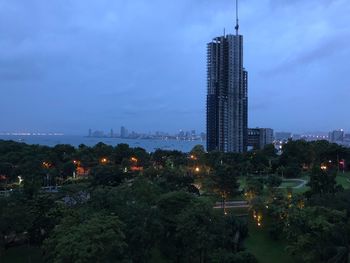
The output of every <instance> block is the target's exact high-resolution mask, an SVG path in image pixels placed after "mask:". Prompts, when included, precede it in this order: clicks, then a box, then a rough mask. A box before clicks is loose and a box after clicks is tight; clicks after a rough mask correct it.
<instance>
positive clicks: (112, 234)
mask: <svg viewBox="0 0 350 263" xmlns="http://www.w3.org/2000/svg"><path fill="white" fill-rule="evenodd" d="M340 160H341V161H342V162H341V163H342V166H340V165H339V163H340ZM348 163H350V151H349V149H346V148H343V147H341V146H338V145H336V144H330V143H328V142H325V141H320V142H312V143H307V142H304V141H296V142H294V141H290V142H288V143H287V144H285V145H284V148H283V153H282V154H281V155H278V154H277V152H276V150H275V149H274V147H273V146H272V145H269V146H267V147H266V148H265V149H263V150H254V151H251V152H248V153H244V154H232V153H220V152H211V153H206V152H205V151H204V149H203V147H202V146H196V147H195V148H194V149H193V150H192V151H191V152H190V153H181V152H178V151H164V150H156V151H155V152H153V153H148V152H146V151H145V150H144V149H142V148H130V147H129V146H128V145H126V144H120V145H118V146H116V147H112V146H109V145H105V144H103V143H99V144H97V145H95V146H94V147H87V146H85V145H80V146H79V147H78V148H74V147H72V146H70V145H57V146H55V147H46V146H39V145H26V144H23V143H16V142H11V141H0V187H1V190H2V191H3V192H2V193H3V197H2V198H0V256H1V253H2V252H3V250H4V249H7V248H9V247H11V246H17V245H20V244H23V243H25V244H29V245H35V246H40V247H41V248H42V251H43V258H44V260H45V261H46V262H155V261H157V262H200V263H201V262H220V263H221V262H222V263H226V262H227V263H240V262H242V263H243V262H248V263H249V262H251V263H253V262H254V263H255V262H257V261H256V258H255V257H254V256H253V255H252V254H250V253H249V251H246V249H245V248H244V240H245V239H246V238H247V237H248V235H249V233H248V228H247V220H245V219H244V218H243V219H242V218H238V217H236V216H235V215H234V213H233V212H232V213H231V212H228V213H227V211H226V210H225V213H223V210H222V209H213V207H214V206H215V203H216V202H218V201H222V200H230V199H231V198H233V197H235V198H238V199H241V200H242V199H243V198H244V199H245V200H248V201H249V206H250V214H251V215H254V218H257V220H258V223H259V225H260V221H259V220H260V219H261V218H262V217H264V218H266V219H268V220H269V221H270V224H267V225H266V227H268V229H269V233H270V234H271V238H273V239H284V240H286V241H287V242H288V251H289V252H290V253H291V254H292V255H294V256H295V257H296V258H297V259H298V260H300V261H304V262H348V255H349V239H348V237H349V231H348V230H349V224H348V222H349V218H350V206H349V202H348V201H349V198H350V191H348V190H344V189H343V188H342V187H340V186H339V185H338V184H337V183H336V176H337V174H338V173H339V172H341V171H343V170H344V171H346V170H348V168H349V167H348V166H347V164H348ZM305 176H307V177H308V178H309V179H308V181H309V183H308V187H309V191H307V192H306V193H304V194H299V195H298V194H295V193H293V190H292V189H287V191H286V189H285V188H281V184H282V183H283V180H285V178H300V177H302V178H304V177H305ZM243 182H244V183H243Z"/></svg>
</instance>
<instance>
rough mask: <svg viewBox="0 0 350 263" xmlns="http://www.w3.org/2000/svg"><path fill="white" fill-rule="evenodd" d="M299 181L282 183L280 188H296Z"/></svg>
mask: <svg viewBox="0 0 350 263" xmlns="http://www.w3.org/2000/svg"><path fill="white" fill-rule="evenodd" d="M300 183H301V182H300V181H283V182H282V184H281V185H280V187H283V188H287V187H296V186H298V185H300Z"/></svg>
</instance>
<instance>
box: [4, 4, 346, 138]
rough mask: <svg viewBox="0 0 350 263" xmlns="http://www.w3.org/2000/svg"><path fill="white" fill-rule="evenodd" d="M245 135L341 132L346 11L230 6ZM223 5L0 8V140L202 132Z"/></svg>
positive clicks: (225, 21) (226, 18) (340, 7)
mask: <svg viewBox="0 0 350 263" xmlns="http://www.w3.org/2000/svg"><path fill="white" fill-rule="evenodd" d="M240 6H241V7H240V10H241V11H240V24H241V27H240V28H241V29H240V32H241V34H243V35H244V45H245V46H244V55H245V63H244V64H245V67H246V68H247V70H248V71H249V110H250V111H249V125H250V126H251V127H256V126H259V127H271V128H274V129H275V130H289V131H294V132H301V131H310V130H312V131H316V130H317V131H328V130H331V129H336V128H345V129H347V130H348V131H349V130H350V123H349V121H347V119H346V117H347V115H348V113H349V112H350V104H349V102H348V101H349V95H350V89H349V88H350V87H349V84H350V74H349V73H348V71H349V61H350V45H349V39H350V23H349V22H350V21H349V20H350V19H349V14H350V1H348V0H308V1H302V0H297V1H295V0H293V1H292V0H241V1H240ZM233 15H234V1H233V0H230V1H228V0H221V1H218V0H176V1H164V0H98V1H96V0H50V1H47V0H31V1H23V0H0V101H1V103H0V111H1V113H0V131H62V132H65V133H68V134H85V133H86V132H87V129H89V128H93V129H105V130H108V129H110V128H114V129H118V128H119V127H120V126H121V125H124V126H127V127H128V128H129V129H131V130H136V131H145V132H147V131H155V130H163V131H169V132H175V131H177V130H178V129H185V130H190V129H196V130H197V131H204V130H205V96H206V43H207V42H209V41H210V40H211V39H212V38H214V37H215V36H218V35H221V34H222V32H223V29H224V27H225V28H226V32H233V27H234V16H233Z"/></svg>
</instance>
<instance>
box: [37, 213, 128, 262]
mask: <svg viewBox="0 0 350 263" xmlns="http://www.w3.org/2000/svg"><path fill="white" fill-rule="evenodd" d="M79 221H80V220H79V218H74V217H68V218H65V219H64V221H63V222H62V223H61V224H59V225H58V226H57V227H56V228H55V229H54V231H53V233H52V235H51V236H50V237H49V238H48V239H47V240H45V242H44V246H43V250H44V252H45V259H46V260H47V261H49V262H55V263H56V262H57V263H61V262H62V263H64V262H72V263H73V262H81V263H83V262H116V261H117V262H126V260H127V258H126V254H125V251H126V249H127V244H126V242H125V235H124V232H123V228H124V225H123V223H122V222H121V221H120V220H119V219H118V218H117V217H115V216H105V215H95V216H93V217H91V218H90V219H86V220H84V221H83V222H79Z"/></svg>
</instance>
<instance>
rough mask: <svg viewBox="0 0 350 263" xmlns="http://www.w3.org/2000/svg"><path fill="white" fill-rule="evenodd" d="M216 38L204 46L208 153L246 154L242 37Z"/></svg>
mask: <svg viewBox="0 0 350 263" xmlns="http://www.w3.org/2000/svg"><path fill="white" fill-rule="evenodd" d="M238 29H239V23H238V6H237V1H236V27H235V30H236V34H235V35H226V34H224V35H223V36H220V37H216V38H214V39H213V41H212V42H210V43H208V45H207V92H208V93H207V150H208V151H213V150H219V151H223V152H245V151H246V150H247V141H248V72H247V71H246V70H245V69H244V67H243V36H242V35H239V34H238Z"/></svg>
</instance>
